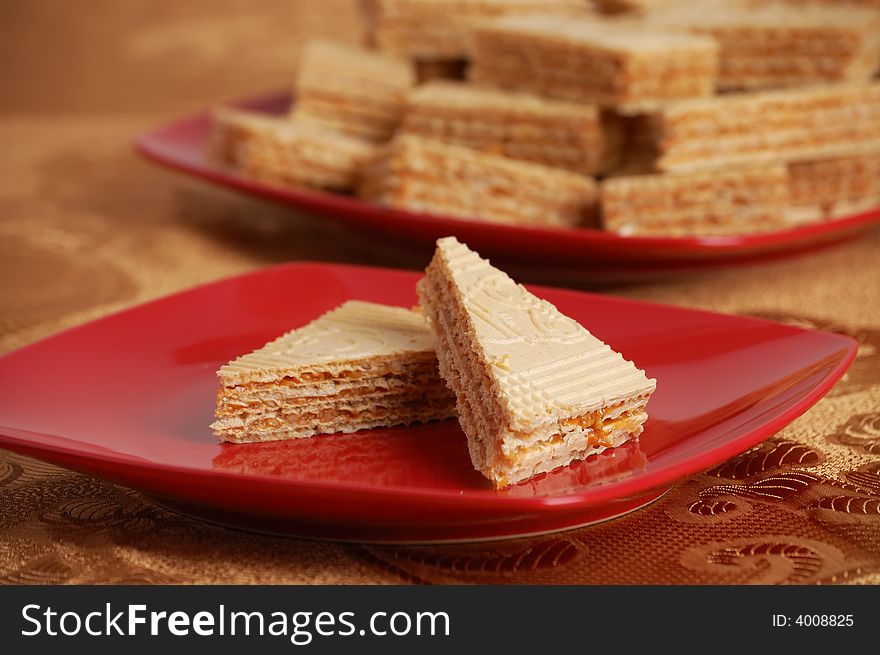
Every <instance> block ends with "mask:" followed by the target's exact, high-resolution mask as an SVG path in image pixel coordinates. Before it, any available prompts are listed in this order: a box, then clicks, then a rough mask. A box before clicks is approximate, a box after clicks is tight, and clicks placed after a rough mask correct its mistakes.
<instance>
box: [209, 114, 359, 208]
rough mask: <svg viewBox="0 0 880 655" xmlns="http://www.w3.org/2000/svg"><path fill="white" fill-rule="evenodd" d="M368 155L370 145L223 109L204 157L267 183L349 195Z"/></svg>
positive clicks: (288, 122) (292, 124) (324, 132)
mask: <svg viewBox="0 0 880 655" xmlns="http://www.w3.org/2000/svg"><path fill="white" fill-rule="evenodd" d="M374 152H375V147H374V146H373V145H372V144H370V143H367V142H365V141H361V140H359V139H354V138H350V137H347V136H345V135H343V134H338V133H336V132H333V131H330V130H326V129H323V128H320V127H317V126H313V125H302V124H299V123H294V122H291V121H289V120H287V119H285V118H279V117H274V116H267V115H265V114H259V113H256V112H250V111H242V110H237V109H226V108H223V109H218V110H216V111H215V112H214V122H213V131H212V134H211V140H210V143H209V148H208V157H209V158H210V159H211V160H213V161H215V162H217V163H219V164H220V165H222V166H224V167H229V168H232V169H234V170H236V171H238V172H239V173H241V174H242V175H244V176H245V177H249V178H251V179H255V180H259V181H262V182H267V183H270V184H277V185H291V186H305V187H312V188H317V189H328V190H333V191H350V190H351V189H352V187H353V186H354V183H355V179H356V176H357V175H358V171H360V169H361V168H362V167H363V165H364V162H365V161H366V160H367V159H368V158H369V157H370V156H371V155H372V154H373V153H374Z"/></svg>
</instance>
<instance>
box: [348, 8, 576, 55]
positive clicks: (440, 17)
mask: <svg viewBox="0 0 880 655" xmlns="http://www.w3.org/2000/svg"><path fill="white" fill-rule="evenodd" d="M361 4H362V6H363V9H364V14H365V16H366V18H367V22H368V30H369V38H370V41H371V43H372V44H373V45H374V46H376V47H377V48H379V49H380V50H383V51H385V52H389V53H392V54H395V55H399V56H404V57H412V58H416V59H447V60H448V59H463V58H466V57H467V55H468V34H469V31H470V29H471V28H472V27H473V26H474V25H475V24H478V23H479V22H481V21H483V20H486V19H488V18H493V17H498V16H510V15H517V14H534V13H544V14H547V13H561V14H566V15H570V14H575V15H577V14H584V13H586V12H587V11H588V6H587V3H586V2H584V1H583V0H363V1H362V3H361Z"/></svg>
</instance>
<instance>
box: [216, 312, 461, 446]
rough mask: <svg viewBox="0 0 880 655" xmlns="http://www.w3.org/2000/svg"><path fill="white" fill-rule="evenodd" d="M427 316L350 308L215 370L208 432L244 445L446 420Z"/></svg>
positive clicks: (449, 400) (448, 403) (446, 396)
mask: <svg viewBox="0 0 880 655" xmlns="http://www.w3.org/2000/svg"><path fill="white" fill-rule="evenodd" d="M432 344H433V339H432V336H431V332H430V330H429V329H428V326H427V323H426V321H425V317H424V316H423V315H422V314H421V313H420V312H416V311H413V310H407V309H403V308H400V307H389V306H386V305H378V304H375V303H367V302H361V301H348V302H346V303H344V304H343V305H341V306H340V307H338V308H336V309H334V310H332V311H330V312H327V313H326V314H324V315H323V316H321V317H319V318H317V319H315V320H314V321H312V322H311V323H309V324H308V325H306V326H304V327H301V328H298V329H295V330H292V331H290V332H288V333H287V334H284V335H283V336H281V337H279V338H278V339H275V340H274V341H271V342H270V343H268V344H266V345H265V346H263V347H262V348H259V349H258V350H255V351H254V352H252V353H249V354H247V355H243V356H241V357H239V358H237V359H235V360H233V361H231V362H229V363H228V364H226V365H225V366H223V367H221V369H220V370H219V371H218V373H217V375H218V377H219V378H220V381H221V387H220V389H219V391H218V393H217V408H216V411H215V415H216V419H217V420H216V421H215V422H214V423H213V424H212V426H211V427H212V428H213V430H214V433H215V434H216V435H217V436H218V437H220V439H222V440H224V441H230V442H234V443H252V442H261V441H272V440H275V439H297V438H305V437H311V436H313V435H316V434H329V433H346V432H356V431H358V430H363V429H368V428H374V427H379V426H393V425H409V424H411V423H414V422H420V421H429V420H435V419H442V418H448V417H450V416H453V415H454V411H455V410H454V399H453V397H452V395H451V394H450V392H449V390H448V389H447V388H446V386H445V384H444V382H443V380H442V379H441V378H440V376H439V373H438V371H437V360H436V356H435V355H434V349H433V345H432Z"/></svg>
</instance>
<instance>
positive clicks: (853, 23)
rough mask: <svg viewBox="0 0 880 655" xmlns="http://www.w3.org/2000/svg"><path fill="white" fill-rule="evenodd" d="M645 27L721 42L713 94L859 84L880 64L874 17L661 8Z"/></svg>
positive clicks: (771, 9)
mask: <svg viewBox="0 0 880 655" xmlns="http://www.w3.org/2000/svg"><path fill="white" fill-rule="evenodd" d="M645 22H646V24H647V25H652V26H657V25H662V26H668V27H673V28H681V29H686V30H688V31H690V32H692V33H694V34H703V35H706V36H711V37H713V38H715V39H716V40H717V41H718V42H719V44H720V47H721V49H720V68H719V75H718V88H720V89H762V88H778V87H791V86H798V85H807V84H817V83H823V82H825V83H828V82H844V81H862V80H867V79H869V78H870V77H871V75H872V74H873V73H874V71H875V70H877V68H878V67H880V12H878V11H876V10H870V9H859V8H857V7H853V6H850V7H845V8H841V7H840V6H831V5H830V4H828V5H822V4H810V5H806V6H794V5H790V4H785V3H781V2H776V3H768V4H761V5H758V6H755V5H753V4H749V3H746V2H739V3H737V2H732V1H731V0H711V1H709V2H705V1H704V2H701V4H700V10H699V11H694V4H693V2H681V1H679V2H675V3H669V2H667V3H665V4H662V5H660V6H659V8H658V9H656V10H654V11H650V12H648V14H647V16H646V18H645Z"/></svg>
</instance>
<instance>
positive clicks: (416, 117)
mask: <svg viewBox="0 0 880 655" xmlns="http://www.w3.org/2000/svg"><path fill="white" fill-rule="evenodd" d="M366 4H367V5H368V6H369V12H368V13H369V15H370V17H371V22H370V29H371V39H370V40H372V42H373V43H374V44H376V46H377V47H379V48H380V49H381V50H382V52H367V51H364V50H359V49H357V48H353V47H351V46H342V45H338V44H332V43H328V42H322V41H316V42H311V43H308V44H307V45H306V47H305V48H304V51H303V54H302V60H301V62H300V65H299V71H298V75H297V81H296V84H295V89H294V90H295V93H294V95H295V101H294V105H293V107H292V110H291V112H290V116H289V118H290V121H291V123H292V124H293V125H294V126H296V127H287V126H284V125H283V121H282V120H280V119H277V118H276V119H267V120H266V121H259V120H257V119H256V117H251V118H253V119H254V120H251V118H248V117H246V116H234V115H232V114H227V115H222V114H221V115H219V116H218V120H217V121H216V124H215V132H216V133H215V135H214V138H213V139H212V158H213V159H214V160H215V161H220V162H221V163H223V165H225V166H226V167H231V168H234V169H237V170H239V171H241V172H242V173H243V174H245V175H247V176H249V177H251V178H254V179H258V180H263V181H267V182H271V183H273V184H284V185H291V186H307V187H311V188H318V189H326V190H331V191H343V192H348V191H351V190H352V188H353V187H354V188H355V189H356V190H357V191H358V193H359V195H360V196H361V197H362V198H363V199H365V200H370V201H374V202H378V203H381V204H384V205H386V206H389V207H394V208H399V209H404V210H408V211H410V212H428V213H435V214H442V215H448V216H457V217H461V218H468V219H473V220H484V221H492V222H504V223H510V224H514V225H552V226H561V227H594V226H596V225H597V221H596V218H597V216H596V211H595V209H596V179H595V178H614V179H613V181H610V182H608V184H607V185H606V189H607V193H606V200H605V208H604V221H603V223H602V224H603V225H604V226H605V227H606V229H609V230H614V231H616V232H618V233H620V234H658V235H659V234H661V233H663V231H664V230H669V232H668V234H669V235H670V236H672V235H682V236H685V235H689V234H690V235H707V234H721V233H724V234H727V233H728V230H741V231H744V232H754V231H764V230H769V229H776V228H777V227H785V226H788V225H792V224H795V223H799V222H808V221H817V220H823V219H826V218H830V217H836V216H840V215H842V214H844V213H846V212H848V211H855V210H861V209H864V208H868V207H869V206H870V205H871V204H872V203H874V202H875V197H876V194H875V192H874V190H873V187H872V185H871V183H870V182H869V181H868V178H869V176H870V173H869V171H871V170H873V169H872V168H871V166H872V164H871V163H870V162H872V161H873V159H872V158H874V157H877V156H880V81H878V80H876V79H874V77H873V76H875V75H877V72H878V69H880V10H878V9H877V8H874V9H872V8H871V7H869V6H868V5H870V2H864V3H859V2H856V1H855V0H853V1H852V2H842V3H833V2H830V1H828V2H819V3H811V4H805V3H801V2H799V1H798V0H703V1H702V2H700V3H693V2H687V1H686V0H597V1H596V2H594V3H592V4H589V3H587V2H586V0H584V1H582V0H546V1H540V0H513V1H508V0H371V1H369V2H367V3H366ZM598 9H601V10H603V11H617V12H624V13H622V14H615V15H605V14H602V13H600V12H599V11H598ZM394 57H400V59H394ZM465 59H467V60H468V61H469V79H468V80H467V81H461V82H456V83H452V82H449V81H446V82H434V83H427V84H422V85H419V84H417V82H416V81H415V80H414V75H413V71H412V69H411V65H412V63H413V62H415V63H416V64H417V68H418V66H421V67H422V69H423V72H425V71H428V70H429V69H430V72H429V73H428V74H429V75H430V76H433V75H441V76H442V75H446V74H450V75H458V74H460V73H461V72H462V71H463V70H464V64H463V62H464V61H465ZM389 142H390V143H391V145H387V144H388V143H389ZM380 145H381V146H382V147H381V149H380V150H378V151H377V149H374V146H380ZM779 166H783V167H787V168H785V171H786V172H785V175H787V176H788V183H787V185H786V186H787V187H788V189H789V191H788V194H789V200H788V201H787V202H788V203H789V206H788V207H787V208H786V211H784V212H782V214H784V216H785V217H786V219H785V221H783V222H780V220H779V216H780V211H779V210H780V208H779V202H780V201H781V200H780V199H781V198H782V197H783V195H782V194H781V193H779V189H780V188H781V186H780V180H779V171H780V170H781V169H780V168H779ZM756 167H758V168H760V169H761V170H764V171H772V174H770V175H769V177H768V178H767V179H766V180H763V181H761V180H759V179H758V177H756V175H757V174H756V173H755V170H754V169H755V168H756ZM707 171H717V172H718V173H719V178H718V179H717V180H715V181H714V184H715V186H714V187H713V186H712V185H713V182H711V181H710V180H708V178H705V177H700V176H696V177H686V176H684V177H683V176H682V174H686V173H695V174H696V173H702V172H707ZM669 173H675V174H677V177H676V178H675V179H671V180H666V179H665V178H664V177H663V176H664V175H666V174H669ZM572 174H577V175H572ZM649 174H650V175H653V176H654V177H641V176H645V175H649ZM825 174H828V175H847V176H852V178H853V179H852V181H851V182H848V181H836V182H834V183H831V182H827V181H823V182H821V183H819V182H816V180H817V178H818V176H821V175H825ZM627 176H640V177H638V178H637V179H633V180H629V181H627V180H626V179H624V178H626V177H627ZM657 176H660V177H657ZM744 180H751V182H752V183H753V187H752V188H751V190H747V189H746V188H745V187H744V186H743V181H744ZM713 188H714V189H715V191H717V193H718V194H719V195H718V196H717V197H714V198H712V197H709V194H710V193H711V192H710V189H713ZM812 189H816V190H812ZM818 189H822V191H821V193H820V192H819V191H818ZM639 194H644V195H645V198H643V199H641V200H640V199H639V198H638V195H639ZM704 196H705V197H704ZM758 202H766V203H768V204H767V206H765V207H745V206H738V204H743V203H748V204H753V203H758ZM651 203H655V204H651ZM656 203H660V204H656ZM669 203H673V204H675V203H681V206H680V207H677V208H676V207H672V206H671V205H670V204H669ZM636 207H640V208H642V210H640V211H641V215H640V216H635V215H632V212H633V211H635V208H636ZM627 212H629V213H630V214H631V215H630V216H628V217H627V216H625V215H624V214H626V213H627ZM700 212H703V218H699V216H700Z"/></svg>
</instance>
